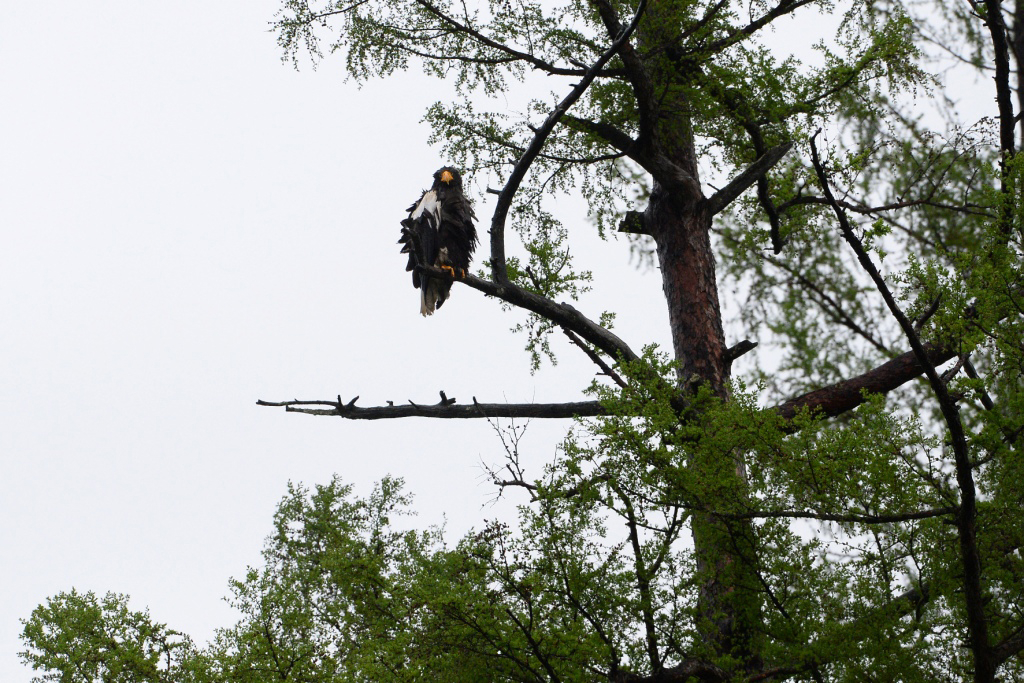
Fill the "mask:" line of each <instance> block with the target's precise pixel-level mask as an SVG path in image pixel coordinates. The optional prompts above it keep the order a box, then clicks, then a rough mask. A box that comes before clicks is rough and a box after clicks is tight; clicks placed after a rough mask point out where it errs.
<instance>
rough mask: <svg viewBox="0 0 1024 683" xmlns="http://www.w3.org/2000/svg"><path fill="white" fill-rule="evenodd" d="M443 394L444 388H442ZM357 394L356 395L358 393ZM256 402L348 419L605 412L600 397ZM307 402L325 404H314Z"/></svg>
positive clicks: (566, 415)
mask: <svg viewBox="0 0 1024 683" xmlns="http://www.w3.org/2000/svg"><path fill="white" fill-rule="evenodd" d="M442 394H443V392H442ZM357 398H358V397H357ZM256 405H260V406H270V407H276V408H281V407H283V408H284V409H285V411H286V412H289V413H305V414H306V415H333V416H336V417H343V418H345V419H348V420H389V419H395V418H399V417H432V418H442V419H455V420H460V419H461V420H465V419H474V418H489V417H522V418H534V417H536V418H551V419H564V418H572V417H594V416H596V415H603V414H604V413H605V410H604V407H603V406H602V405H601V403H600V402H599V401H576V402H572V401H569V402H566V403H478V402H477V400H476V397H473V403H472V404H471V405H470V404H462V405H456V404H455V399H453V398H447V397H443V398H442V400H441V402H439V403H435V404H433V405H420V404H418V403H413V402H412V401H410V402H409V403H408V404H407V405H395V404H394V403H393V402H390V401H389V402H388V405H386V406H372V407H369V408H360V407H358V406H356V405H355V399H352V401H349V402H348V403H344V402H342V401H341V399H340V398H339V400H337V401H299V400H297V399H296V400H293V401H262V400H260V401H256ZM307 406H324V407H322V408H313V407H307Z"/></svg>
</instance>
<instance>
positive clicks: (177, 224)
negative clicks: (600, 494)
mask: <svg viewBox="0 0 1024 683" xmlns="http://www.w3.org/2000/svg"><path fill="white" fill-rule="evenodd" d="M276 7H277V3H276V2H275V1H274V0H220V1H218V2H209V1H208V0H179V1H177V2H171V3H156V2H139V1H138V0H92V1H91V2H70V1H68V0H56V1H55V2H46V3H42V2H17V3H16V2H7V3H5V5H4V11H3V20H2V21H0V92H2V93H3V104H2V106H0V229H2V231H3V241H2V249H0V312H2V315H3V317H2V324H0V359H2V362H0V467H2V469H0V519H2V522H0V554H2V557H3V560H2V561H0V579H2V584H0V585H3V587H4V590H3V591H0V680H3V681H10V682H12V683H19V682H25V681H28V680H29V678H30V677H31V672H30V671H29V670H28V669H26V668H25V667H23V666H22V665H21V664H20V662H19V660H18V658H17V654H16V653H17V652H18V651H19V650H20V649H21V644H20V641H19V638H18V635H19V633H20V630H21V624H20V623H19V619H22V618H25V617H27V616H28V615H29V614H30V613H31V611H32V609H33V608H34V607H35V606H36V605H38V604H39V603H41V602H42V601H43V600H44V599H45V598H46V597H48V596H52V595H54V594H56V593H58V592H60V591H66V590H70V589H71V588H72V587H74V588H77V589H79V590H81V591H84V590H94V591H96V592H97V593H103V592H106V591H116V592H121V593H128V594H129V595H131V596H132V606H133V607H134V608H137V609H142V608H146V607H148V608H149V610H150V612H151V614H152V616H153V618H154V619H156V620H158V621H161V622H166V623H167V624H169V625H170V626H171V627H172V628H175V629H178V630H182V631H185V632H187V633H189V634H191V635H193V636H194V637H195V638H196V639H197V640H198V641H199V642H204V641H205V640H206V639H207V638H209V637H210V635H211V634H212V632H213V629H215V628H216V627H218V626H228V625H230V624H231V623H232V621H233V618H234V617H233V615H232V613H231V610H230V608H229V607H227V606H226V605H225V604H224V602H223V601H222V598H223V597H224V596H225V595H226V594H227V592H228V591H227V581H228V579H229V578H230V577H232V576H242V575H243V574H244V572H245V568H246V566H247V565H250V564H256V563H258V562H259V552H260V550H261V547H262V543H263V538H264V537H265V536H266V535H267V534H268V533H269V531H270V524H271V516H272V514H273V512H274V508H275V505H276V503H277V501H278V500H279V499H280V498H281V496H283V495H284V493H285V490H286V484H287V482H288V481H296V482H304V483H306V484H308V485H313V484H316V483H322V482H326V481H328V480H329V478H330V476H331V475H332V474H333V473H338V474H340V475H341V476H342V477H343V478H344V479H345V481H348V482H352V483H354V484H355V485H356V487H357V490H358V491H359V492H362V493H367V492H368V491H369V490H370V488H371V486H372V484H373V482H374V481H376V480H377V479H379V478H380V477H381V476H383V475H385V474H387V473H391V474H395V475H399V476H403V477H405V478H406V481H407V483H408V488H409V490H411V491H412V492H413V493H414V494H415V495H416V500H417V505H416V507H417V509H418V510H419V511H420V517H419V521H420V522H421V523H423V524H432V523H439V522H442V521H444V520H445V519H447V524H448V528H449V530H450V535H451V537H452V538H453V539H454V538H457V537H458V536H459V535H461V534H462V533H463V532H464V531H465V530H467V529H468V528H470V527H472V526H473V525H477V524H479V523H480V522H481V521H482V520H483V519H485V518H493V517H495V516H497V515H508V514H510V512H511V510H512V507H511V504H510V503H506V502H503V503H501V504H498V505H496V506H489V505H488V504H487V503H488V500H489V499H490V498H491V497H492V495H493V489H492V488H491V487H490V486H488V485H487V484H486V482H485V481H484V478H483V477H482V476H481V475H482V471H481V468H480V463H481V461H485V462H492V463H496V462H499V461H500V456H501V449H500V444H499V442H498V441H497V439H496V438H494V436H493V435H492V433H491V428H490V427H489V426H488V425H487V424H486V423H482V422H467V421H460V422H458V423H451V422H442V423H432V422H429V421H427V420H423V419H407V420H402V421H390V422H346V421H343V420H341V419H337V418H313V417H308V416H303V415H291V414H285V413H284V412H283V411H282V410H280V409H271V408H260V407H257V406H256V405H255V401H256V400H257V399H260V398H262V399H267V400H285V399H290V398H304V399H313V398H331V397H334V396H335V395H337V394H339V393H340V394H341V395H342V396H343V397H344V398H345V399H346V400H347V399H348V398H351V397H352V396H355V395H356V394H359V395H360V396H361V399H360V404H361V405H372V404H380V403H383V402H384V401H386V400H394V401H396V402H401V401H405V400H407V399H413V400H415V401H417V402H434V401H436V400H437V392H438V390H439V389H444V390H445V391H446V392H447V394H448V396H453V397H456V398H457V399H458V400H459V401H460V402H461V401H468V400H471V397H472V396H474V395H475V396H476V397H477V398H478V399H480V400H481V401H502V400H508V401H511V402H519V401H531V400H536V401H552V400H559V399H578V398H579V397H580V393H579V390H580V388H582V387H584V386H586V385H587V384H588V383H589V381H590V378H591V377H592V375H593V367H592V366H591V365H589V362H588V361H586V359H585V358H583V357H582V355H581V354H580V353H579V352H578V351H575V350H574V349H571V348H569V347H568V345H567V344H565V343H563V342H562V341H561V340H556V343H555V348H556V350H557V351H559V352H560V355H561V358H562V362H561V363H560V364H559V365H558V367H556V368H554V369H546V370H545V371H543V372H542V373H540V374H538V375H535V376H531V375H530V374H529V362H528V358H527V356H526V354H525V353H523V352H522V350H521V349H522V342H523V340H522V339H521V338H518V337H513V336H512V335H510V334H509V333H508V328H509V327H510V326H511V325H513V324H514V323H515V322H517V321H518V320H520V318H519V317H517V316H516V315H515V314H508V313H502V312H501V311H500V308H499V306H498V305H497V303H495V302H494V301H490V300H486V299H484V298H483V297H482V296H480V295H479V294H478V293H477V292H475V291H473V290H470V289H468V288H465V287H461V286H457V287H456V289H455V290H454V292H453V296H452V299H451V300H450V301H449V302H448V303H447V305H446V306H445V307H444V308H443V309H442V310H441V311H440V312H439V313H438V314H437V315H435V316H434V317H433V318H431V319H423V318H421V317H420V316H419V315H418V309H419V300H418V294H417V292H416V291H415V290H413V289H412V287H411V285H410V282H409V276H408V275H407V274H406V273H405V272H404V271H403V266H404V260H403V257H401V256H400V255H399V254H398V252H397V246H396V244H395V241H396V239H397V237H398V221H399V220H400V219H401V218H402V216H403V210H404V209H405V208H406V207H407V206H408V205H409V203H410V202H411V201H413V200H414V199H416V198H417V197H418V195H419V192H420V191H421V190H422V189H424V188H425V187H426V186H428V185H429V183H430V178H431V174H432V173H433V172H434V170H436V169H437V168H438V167H439V166H441V165H442V164H443V163H444V162H445V160H444V159H442V158H440V157H439V156H438V155H439V151H438V150H437V149H432V148H430V147H428V146H427V144H426V138H427V136H428V132H429V131H428V130H426V128H425V127H424V125H423V124H421V123H419V120H420V118H421V117H422V114H423V111H424V110H425V108H426V106H427V105H429V104H430V103H432V102H433V101H434V100H435V99H436V98H437V97H438V96H439V94H438V93H439V92H441V93H443V89H439V86H438V84H437V83H434V82H430V81H426V80H424V79H423V78H421V77H420V76H419V75H418V74H415V73H413V74H409V75H402V76H399V77H395V78H392V79H390V80H389V81H387V82H380V83H372V84H370V85H367V86H365V87H363V88H362V89H360V88H358V87H356V86H355V85H354V84H351V83H348V84H346V83H344V82H343V80H344V79H343V74H342V73H341V72H340V70H339V66H340V65H339V64H338V63H337V62H332V61H331V60H330V59H328V61H326V62H325V63H324V64H323V65H322V67H321V68H320V69H319V70H318V71H313V70H310V69H304V70H302V71H300V72H296V71H295V70H293V69H292V68H291V67H290V66H288V65H284V64H282V63H281V61H280V54H279V52H278V50H277V47H276V45H275V42H274V36H273V34H271V33H268V31H267V29H268V22H269V21H270V20H271V19H272V17H273V14H274V11H275V10H276ZM546 84H547V85H551V84H552V82H551V81H550V80H549V81H547V82H546ZM556 85H557V84H556ZM510 106H512V107H513V108H514V109H519V107H517V106H516V105H515V104H514V103H510ZM470 180H471V181H472V180H474V179H470ZM476 180H478V181H481V182H483V183H486V179H476ZM564 208H565V210H564V213H563V216H562V217H563V219H564V220H565V221H566V222H567V224H568V225H569V226H570V227H571V228H572V230H573V233H574V251H575V253H577V254H578V255H579V256H580V257H581V258H583V259H584V263H583V265H585V266H586V267H589V268H591V269H593V270H594V272H595V275H596V276H597V278H598V282H597V284H596V286H595V291H594V292H593V293H592V294H591V295H588V297H587V298H586V299H584V300H583V302H582V303H580V304H578V306H579V308H580V309H581V310H583V311H584V312H585V313H587V314H589V315H592V316H594V317H596V316H597V315H598V314H599V313H600V311H601V310H605V309H613V310H617V311H618V312H619V323H618V326H617V331H618V332H619V334H620V335H621V336H622V337H623V338H624V339H625V340H626V341H627V342H628V343H630V344H631V345H632V346H633V347H634V348H635V349H637V350H639V349H640V348H641V347H642V345H643V344H644V343H648V342H652V341H660V342H662V343H665V342H666V340H667V316H666V313H665V309H664V303H663V300H662V299H661V287H660V281H659V278H658V277H657V275H656V274H649V275H642V274H639V273H637V272H636V271H635V270H633V269H632V268H630V266H629V264H628V258H627V252H628V247H627V245H626V244H625V242H610V243H601V242H599V241H597V240H596V239H595V238H594V236H593V232H594V231H593V229H592V228H591V226H590V225H589V223H588V222H587V221H586V219H585V217H584V216H583V215H582V213H581V212H580V210H579V209H580V207H579V206H574V205H571V204H569V203H566V205H565V207H564ZM477 213H478V214H479V215H480V216H481V219H482V221H483V222H484V223H486V222H487V220H488V218H489V215H490V207H489V206H487V204H486V203H478V206H477ZM485 229H486V226H483V227H482V228H481V230H482V231H484V230H485ZM564 429H565V424H564V423H562V424H540V423H534V424H533V425H531V426H530V429H529V431H528V433H527V437H526V440H525V442H524V445H525V448H526V451H527V453H526V455H527V457H528V458H529V460H528V463H529V466H530V468H531V469H529V470H528V471H527V475H528V476H530V475H535V474H537V473H539V468H540V465H541V463H543V462H545V461H547V460H549V459H550V458H551V456H552V454H553V453H554V448H555V444H556V443H557V437H558V435H559V434H560V433H562V432H563V431H564Z"/></svg>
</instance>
